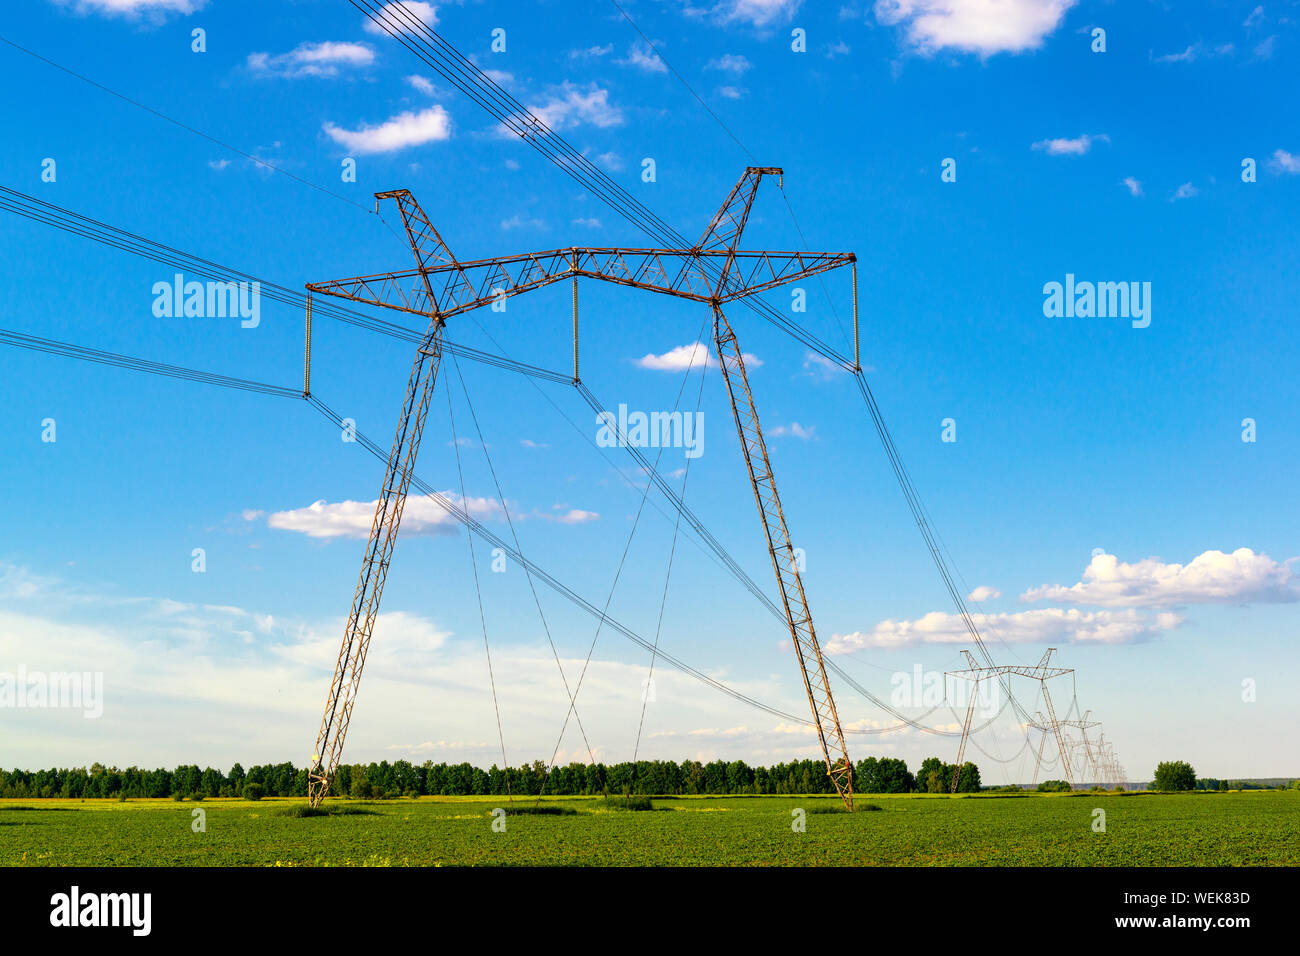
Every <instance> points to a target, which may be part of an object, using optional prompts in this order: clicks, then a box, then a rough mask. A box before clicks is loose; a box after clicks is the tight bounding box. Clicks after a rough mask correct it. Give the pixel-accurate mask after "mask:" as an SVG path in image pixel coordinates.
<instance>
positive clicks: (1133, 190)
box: [1124, 176, 1142, 196]
mask: <svg viewBox="0 0 1300 956" xmlns="http://www.w3.org/2000/svg"><path fill="white" fill-rule="evenodd" d="M1124 186H1125V187H1126V188H1127V189H1128V194H1129V195H1130V196H1141V195H1142V183H1140V182H1139V181H1138V180H1136V179H1134V178H1133V177H1132V176H1125V177H1124Z"/></svg>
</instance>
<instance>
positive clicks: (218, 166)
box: [208, 159, 230, 172]
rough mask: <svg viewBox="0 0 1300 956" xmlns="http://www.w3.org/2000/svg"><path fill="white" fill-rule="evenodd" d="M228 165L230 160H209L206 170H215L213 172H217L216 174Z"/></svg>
mask: <svg viewBox="0 0 1300 956" xmlns="http://www.w3.org/2000/svg"><path fill="white" fill-rule="evenodd" d="M229 165H230V160H228V159H209V160H208V168H209V169H215V170H217V171H218V172H220V171H221V170H223V169H225V168H226V167H227V166H229Z"/></svg>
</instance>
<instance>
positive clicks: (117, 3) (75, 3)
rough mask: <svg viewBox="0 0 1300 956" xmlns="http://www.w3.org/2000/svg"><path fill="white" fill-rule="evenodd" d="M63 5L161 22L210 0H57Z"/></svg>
mask: <svg viewBox="0 0 1300 956" xmlns="http://www.w3.org/2000/svg"><path fill="white" fill-rule="evenodd" d="M55 2H56V3H58V4H59V6H61V7H69V6H70V7H72V8H73V9H74V10H75V11H76V12H77V13H80V14H90V13H99V14H103V15H104V16H110V17H111V16H117V17H129V18H132V19H139V18H144V19H148V20H152V21H154V22H159V21H161V20H164V19H166V17H167V16H168V15H169V14H173V13H179V14H182V15H187V14H190V13H194V12H195V11H197V10H202V9H203V8H204V7H205V6H207V2H208V0H55Z"/></svg>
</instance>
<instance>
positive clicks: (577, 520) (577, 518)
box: [555, 508, 600, 524]
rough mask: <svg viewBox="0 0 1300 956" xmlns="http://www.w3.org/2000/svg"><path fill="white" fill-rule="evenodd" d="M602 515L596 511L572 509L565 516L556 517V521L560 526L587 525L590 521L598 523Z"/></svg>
mask: <svg viewBox="0 0 1300 956" xmlns="http://www.w3.org/2000/svg"><path fill="white" fill-rule="evenodd" d="M599 519H600V515H599V514H597V513H596V512H594V511H583V510H582V509H581V508H570V509H569V510H568V511H566V512H564V514H561V515H556V516H555V520H556V521H558V522H560V524H586V523H587V522H588V521H598V520H599Z"/></svg>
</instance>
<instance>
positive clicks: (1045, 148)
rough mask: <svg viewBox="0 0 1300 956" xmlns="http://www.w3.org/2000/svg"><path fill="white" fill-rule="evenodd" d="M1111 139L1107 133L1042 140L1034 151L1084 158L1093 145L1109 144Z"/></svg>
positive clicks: (1035, 145)
mask: <svg viewBox="0 0 1300 956" xmlns="http://www.w3.org/2000/svg"><path fill="white" fill-rule="evenodd" d="M1109 142H1110V137H1109V136H1107V135H1106V134H1105V133H1101V134H1099V135H1097V136H1090V135H1088V134H1087V133H1084V134H1083V135H1082V136H1076V137H1075V138H1074V139H1064V138H1059V137H1058V138H1057V139H1040V140H1039V141H1038V142H1037V143H1034V144H1033V147H1032V148H1033V149H1036V150H1039V151H1040V152H1044V153H1047V155H1048V156H1082V155H1083V154H1084V153H1086V152H1088V150H1090V149H1092V144H1093V143H1109Z"/></svg>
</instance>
